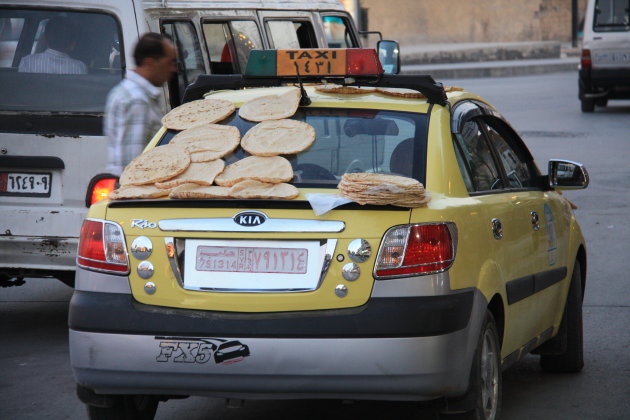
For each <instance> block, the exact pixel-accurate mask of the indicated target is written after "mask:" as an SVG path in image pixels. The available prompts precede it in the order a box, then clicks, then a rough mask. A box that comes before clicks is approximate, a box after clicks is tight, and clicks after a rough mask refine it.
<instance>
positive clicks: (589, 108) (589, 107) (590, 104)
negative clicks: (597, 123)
mask: <svg viewBox="0 0 630 420" xmlns="http://www.w3.org/2000/svg"><path fill="white" fill-rule="evenodd" d="M580 102H581V104H582V112H593V111H595V100H593V99H589V98H582V99H581V100H580Z"/></svg>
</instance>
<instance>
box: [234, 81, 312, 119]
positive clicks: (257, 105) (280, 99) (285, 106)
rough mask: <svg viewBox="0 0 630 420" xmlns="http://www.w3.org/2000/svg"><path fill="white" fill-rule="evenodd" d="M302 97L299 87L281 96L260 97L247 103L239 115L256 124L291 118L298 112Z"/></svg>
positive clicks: (292, 88)
mask: <svg viewBox="0 0 630 420" xmlns="http://www.w3.org/2000/svg"><path fill="white" fill-rule="evenodd" d="M301 97H302V93H301V91H300V89H299V88H297V87H291V88H289V90H287V91H286V92H284V93H282V94H280V95H266V96H259V97H258V98H254V99H251V100H249V101H247V102H245V103H244V104H243V105H242V106H241V109H239V111H238V115H239V116H240V117H241V118H244V119H246V120H248V121H254V122H260V121H267V120H281V119H283V118H290V117H292V116H293V115H294V114H295V112H296V111H297V109H298V106H299V105H300V99H301Z"/></svg>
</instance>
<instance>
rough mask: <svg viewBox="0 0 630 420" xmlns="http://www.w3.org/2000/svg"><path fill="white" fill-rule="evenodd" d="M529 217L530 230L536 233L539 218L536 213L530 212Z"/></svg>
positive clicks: (538, 226)
mask: <svg viewBox="0 0 630 420" xmlns="http://www.w3.org/2000/svg"><path fill="white" fill-rule="evenodd" d="M529 215H530V216H531V222H532V228H533V229H534V231H535V232H538V231H539V230H540V217H538V213H536V212H535V211H530V212H529Z"/></svg>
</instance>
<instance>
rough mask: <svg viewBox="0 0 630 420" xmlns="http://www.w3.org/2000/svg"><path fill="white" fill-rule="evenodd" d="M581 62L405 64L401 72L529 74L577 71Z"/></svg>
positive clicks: (470, 75) (462, 75)
mask: <svg viewBox="0 0 630 420" xmlns="http://www.w3.org/2000/svg"><path fill="white" fill-rule="evenodd" d="M579 62H580V60H579V59H578V58H575V57H569V58H557V59H542V60H511V61H493V62H485V63H457V64H429V65H403V66H402V67H401V74H430V75H431V76H433V77H434V78H436V79H467V78H477V77H511V76H528V75H536V74H547V73H560V72H569V71H575V72H577V68H578V64H579Z"/></svg>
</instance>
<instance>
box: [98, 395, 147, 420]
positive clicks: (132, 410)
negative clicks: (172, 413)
mask: <svg viewBox="0 0 630 420" xmlns="http://www.w3.org/2000/svg"><path fill="white" fill-rule="evenodd" d="M111 399H112V404H111V407H95V406H91V405H88V415H89V417H90V420H153V419H154V418H155V412H156V411H157V406H158V403H159V400H158V399H157V398H156V397H152V396H149V395H116V396H111Z"/></svg>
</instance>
